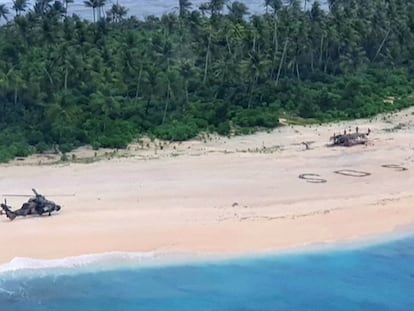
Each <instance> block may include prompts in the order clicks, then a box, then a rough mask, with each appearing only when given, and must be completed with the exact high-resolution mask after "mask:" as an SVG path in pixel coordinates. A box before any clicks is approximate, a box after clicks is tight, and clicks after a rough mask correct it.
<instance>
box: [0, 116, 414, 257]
mask: <svg viewBox="0 0 414 311" xmlns="http://www.w3.org/2000/svg"><path fill="white" fill-rule="evenodd" d="M356 125H358V127H359V130H360V131H366V130H367V129H368V128H370V129H371V130H372V134H371V135H370V138H371V139H370V142H369V144H368V145H367V146H362V145H361V146H355V147H352V148H344V147H335V148H328V147H326V143H327V142H328V137H329V136H331V135H332V134H333V132H335V131H336V132H339V131H342V130H343V129H344V128H346V129H348V128H349V126H351V127H352V130H353V128H354V127H355V126H356ZM302 142H311V143H310V149H309V150H306V148H305V146H304V145H303V144H301V143H302ZM74 154H75V156H73V158H74V159H75V157H76V159H77V160H78V161H79V159H80V161H89V160H92V159H93V158H110V157H112V158H113V159H111V160H100V161H96V162H93V163H89V164H84V163H73V162H70V163H63V164H62V163H57V164H47V165H45V163H52V162H53V161H55V160H56V156H48V157H45V156H32V157H30V158H28V159H25V160H22V161H14V162H13V163H10V164H7V165H2V166H1V176H0V189H1V192H2V193H30V189H31V188H32V187H35V188H36V189H38V190H39V191H40V192H42V193H44V194H46V195H48V194H50V195H51V194H74V196H62V197H59V196H56V197H50V199H53V200H55V201H57V202H58V203H60V204H61V205H63V210H62V212H61V213H60V214H59V215H56V216H52V217H40V218H39V217H28V218H22V219H19V218H18V219H16V220H15V221H12V222H10V221H9V220H8V219H6V218H5V217H4V216H2V217H1V218H0V236H1V237H2V242H3V243H1V246H0V262H3V263H4V262H7V261H10V260H11V259H12V258H14V257H33V258H60V257H66V256H74V255H80V254H90V253H100V252H107V251H132V252H135V251H136V252H142V251H162V252H169V251H171V252H176V251H184V252H198V253H205V254H207V253H208V254H212V253H213V254H214V253H216V254H218V253H219V254H240V253H248V252H259V251H273V250H280V249H288V248H294V247H301V246H304V245H309V244H313V243H321V242H322V243H325V242H333V241H344V240H352V239H356V238H365V237H372V236H375V235H378V234H384V233H388V232H392V231H393V230H395V229H396V228H399V227H401V226H405V225H410V224H412V223H414V174H413V171H414V109H409V110H405V111H403V112H400V113H398V114H395V115H393V116H391V117H384V116H381V117H378V118H376V119H375V120H371V121H368V120H358V121H355V122H346V123H340V124H332V125H331V124H328V125H324V126H307V127H301V126H294V127H291V126H285V127H282V128H279V129H276V130H274V131H272V132H271V133H258V134H255V135H251V136H240V137H233V138H231V139H227V138H218V137H209V138H205V139H200V140H195V141H191V142H185V143H182V144H163V143H159V142H143V143H141V144H135V145H131V146H130V148H129V149H128V150H123V151H118V152H112V151H111V150H102V151H99V152H96V153H95V151H93V150H88V149H85V148H83V149H81V150H78V151H77V152H75V153H74ZM68 156H69V158H70V159H72V154H69V155H68ZM39 164H42V165H39ZM384 165H391V167H384ZM393 165H399V166H401V167H403V168H405V169H403V168H401V167H394V166H393ZM338 170H354V171H360V172H367V173H369V174H367V176H364V177H356V176H347V175H343V174H338V173H335V171H338ZM341 172H342V173H345V174H357V175H364V174H363V173H355V172H350V171H341ZM301 174H319V176H320V178H323V179H325V180H326V182H323V183H311V182H308V181H307V180H305V179H300V178H298V176H299V175H301ZM309 177H310V176H309V175H308V178H309ZM314 177H315V176H314ZM24 200H25V198H16V197H14V198H13V197H8V203H9V204H10V205H12V206H16V207H19V206H20V205H21V204H22V203H23V201H24Z"/></svg>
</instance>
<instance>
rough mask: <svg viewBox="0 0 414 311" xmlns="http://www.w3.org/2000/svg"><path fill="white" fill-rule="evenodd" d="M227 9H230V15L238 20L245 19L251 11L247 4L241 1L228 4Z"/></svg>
mask: <svg viewBox="0 0 414 311" xmlns="http://www.w3.org/2000/svg"><path fill="white" fill-rule="evenodd" d="M227 9H228V10H229V17H230V18H231V19H232V20H234V21H236V22H241V21H243V18H244V16H245V15H247V14H248V13H249V9H248V8H247V6H246V5H245V4H244V3H242V2H239V1H235V2H232V3H231V6H230V5H227Z"/></svg>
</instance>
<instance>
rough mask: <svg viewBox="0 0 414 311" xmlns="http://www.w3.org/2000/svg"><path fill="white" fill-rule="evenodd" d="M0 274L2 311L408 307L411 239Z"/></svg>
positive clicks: (413, 256)
mask: <svg viewBox="0 0 414 311" xmlns="http://www.w3.org/2000/svg"><path fill="white" fill-rule="evenodd" d="M0 278H1V280H0V310H2V311H13V310H30V311H37V310H39V311H40V310H71V311H72V310H100V311H104V310H125V311H129V310H143V311H152V310H168V311H197V310H217V311H218V310H223V311H224V310H226V311H231V310H234V311H242V310H246V311H247V310H252V311H260V310H263V311H271V310H295V311H304V310H308V311H310V310H315V311H325V310H326V311H336V310H341V311H357V310H358V311H359V310H360V311H385V310H387V311H388V310H392V311H412V310H414V237H412V238H406V239H403V240H398V241H394V242H389V243H386V244H381V245H376V246H372V247H368V248H361V249H350V250H346V251H338V250H336V251H332V250H331V251H329V252H328V251H318V252H316V251H315V252H313V253H312V252H306V253H302V254H290V255H279V256H267V257H261V258H249V259H247V258H245V259H238V260H231V261H229V260H227V261H221V262H204V263H193V264H182V265H173V266H164V267H162V266H157V267H152V268H151V267H146V268H144V267H141V268H139V267H135V268H124V269H123V268H118V269H115V270H107V271H99V272H87V271H83V272H82V273H77V274H76V273H71V272H66V273H65V272H63V273H62V271H61V272H59V273H56V272H53V273H51V274H50V275H48V274H46V273H45V272H44V273H34V274H28V275H24V274H23V275H20V276H16V275H14V274H11V275H7V274H6V275H0Z"/></svg>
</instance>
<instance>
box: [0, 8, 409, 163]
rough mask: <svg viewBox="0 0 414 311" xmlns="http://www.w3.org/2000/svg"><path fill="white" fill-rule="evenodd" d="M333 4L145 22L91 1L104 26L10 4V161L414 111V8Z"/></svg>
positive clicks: (6, 130)
mask: <svg viewBox="0 0 414 311" xmlns="http://www.w3.org/2000/svg"><path fill="white" fill-rule="evenodd" d="M328 2H329V9H323V8H322V7H321V5H320V4H319V2H318V1H315V2H314V3H313V4H309V2H308V1H305V2H302V1H299V0H291V1H287V2H286V1H281V0H266V2H265V3H264V5H265V8H266V13H265V14H263V15H260V16H256V15H253V16H249V14H248V9H247V7H246V6H245V5H244V4H243V3H241V2H237V1H234V2H231V3H230V2H226V1H225V0H211V1H209V2H206V3H203V4H202V5H201V6H200V7H199V8H198V9H195V10H193V9H191V3H190V2H189V0H179V3H178V6H179V10H178V12H177V13H176V14H167V15H163V16H161V17H155V16H150V17H147V18H146V19H145V20H139V19H137V18H135V17H130V18H126V13H127V10H126V8H125V7H123V6H122V5H121V4H119V3H118V4H114V5H113V6H112V8H111V9H110V10H109V11H107V12H104V10H103V7H104V5H105V1H104V0H89V1H85V6H87V7H89V8H90V10H92V11H93V16H94V20H92V21H87V20H82V19H80V18H79V17H78V16H76V15H73V16H68V15H67V13H66V12H67V7H68V6H70V5H71V3H72V1H70V0H66V1H50V0H37V1H36V2H35V4H34V6H33V7H30V8H29V7H28V2H27V1H26V0H14V1H13V5H12V6H10V7H7V6H6V5H4V4H3V5H0V19H1V20H3V23H4V24H3V26H1V27H0V160H2V161H6V160H8V159H11V158H13V157H15V156H25V155H28V154H30V153H32V152H43V151H45V150H47V149H49V148H51V147H52V146H54V145H59V147H60V149H61V150H62V151H63V152H66V151H69V150H71V149H73V148H75V147H77V146H80V145H85V144H90V145H92V146H93V147H94V148H99V147H111V148H121V147H125V146H126V145H127V144H128V143H129V142H131V141H132V140H133V139H134V138H137V137H139V136H141V135H151V136H154V137H159V138H162V139H167V140H185V139H189V138H191V137H194V136H196V135H197V134H198V133H199V132H201V131H214V132H218V133H220V134H224V135H228V134H230V133H246V132H249V131H251V130H253V129H256V128H272V127H275V126H277V125H278V122H279V117H280V116H281V115H283V116H284V117H286V118H294V119H296V120H297V119H298V118H304V119H311V120H313V121H315V120H316V121H318V122H322V121H330V120H337V119H346V118H358V117H369V116H373V115H375V114H377V113H379V112H382V111H388V110H392V109H399V108H402V107H406V106H408V105H410V104H412V103H413V99H412V94H413V91H414V84H413V74H414V57H413V56H414V3H413V1H412V0H369V1H368V0H367V1H360V0H335V1H334V0H331V1H328ZM390 96H392V97H393V100H394V103H393V104H390V103H389V101H385V99H387V98H389V97H390Z"/></svg>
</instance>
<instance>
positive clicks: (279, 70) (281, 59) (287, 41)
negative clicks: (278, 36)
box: [275, 37, 289, 87]
mask: <svg viewBox="0 0 414 311" xmlns="http://www.w3.org/2000/svg"><path fill="white" fill-rule="evenodd" d="M288 43H289V37H287V38H286V41H285V45H284V46H283V52H282V57H281V58H280V63H279V69H278V71H277V77H276V82H275V86H276V87H277V85H278V84H279V78H280V73H281V71H282V66H283V63H284V61H285V57H286V51H287V46H288Z"/></svg>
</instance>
